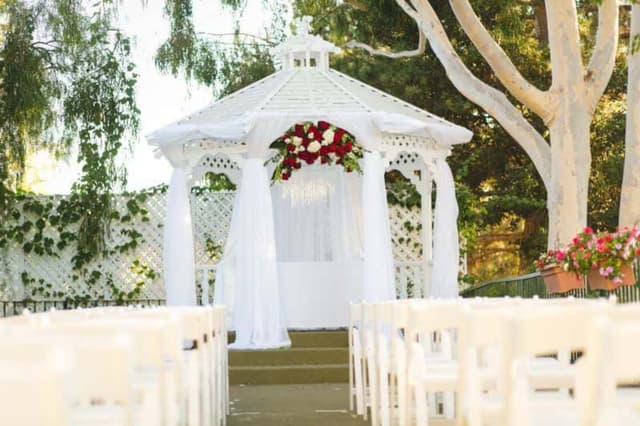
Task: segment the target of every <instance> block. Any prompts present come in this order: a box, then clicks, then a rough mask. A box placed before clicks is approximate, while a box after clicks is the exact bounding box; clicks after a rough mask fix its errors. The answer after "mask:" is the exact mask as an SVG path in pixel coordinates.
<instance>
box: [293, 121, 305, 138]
mask: <svg viewBox="0 0 640 426" xmlns="http://www.w3.org/2000/svg"><path fill="white" fill-rule="evenodd" d="M293 133H294V134H295V135H296V136H298V137H303V136H304V126H303V125H302V124H296V127H295V130H294V132H293Z"/></svg>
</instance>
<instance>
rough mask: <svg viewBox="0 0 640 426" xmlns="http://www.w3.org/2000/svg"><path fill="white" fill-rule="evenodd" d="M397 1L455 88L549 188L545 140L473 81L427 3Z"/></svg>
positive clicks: (499, 98)
mask: <svg viewBox="0 0 640 426" xmlns="http://www.w3.org/2000/svg"><path fill="white" fill-rule="evenodd" d="M396 1H397V3H398V4H399V5H400V7H402V9H403V10H404V11H405V12H406V13H407V14H408V15H409V16H411V17H412V18H413V19H414V20H415V21H416V23H417V24H418V26H419V27H420V29H421V31H422V32H424V34H425V36H426V38H427V40H429V44H430V45H431V49H432V50H433V52H434V53H435V54H436V56H437V57H438V59H439V60H440V62H441V63H442V65H443V66H444V68H445V70H446V72H447V76H448V77H449V79H450V80H451V82H452V83H453V85H454V86H455V87H456V89H458V91H459V92H460V93H462V94H463V95H464V96H465V97H466V98H468V99H469V100H470V101H471V102H474V103H475V104H477V105H479V106H480V107H481V108H483V109H484V110H485V111H487V113H489V114H490V115H491V116H493V117H494V118H495V119H496V120H497V121H498V122H499V123H500V124H501V125H502V127H503V128H504V129H505V130H506V131H507V132H508V133H509V134H510V135H511V136H512V137H513V138H514V139H515V140H516V141H517V142H518V144H519V145H520V146H521V147H522V149H524V151H525V152H526V153H527V155H528V156H529V158H531V160H532V161H533V164H534V165H535V167H536V170H537V171H538V174H539V175H540V178H541V179H542V181H543V182H544V184H545V186H546V187H547V188H549V187H550V186H549V183H550V178H551V171H550V165H551V149H550V147H549V145H548V144H547V141H545V139H544V138H543V137H542V136H541V135H540V134H539V133H538V132H537V131H536V129H535V128H534V127H533V126H532V125H531V123H529V122H528V121H527V120H526V119H525V118H524V117H523V116H522V114H521V113H520V111H518V109H517V108H516V107H515V106H513V104H511V102H510V101H509V99H508V98H507V97H506V96H505V94H504V93H502V92H500V91H499V90H497V89H495V88H493V87H491V86H489V85H488V84H486V83H484V82H482V81H481V80H479V79H478V78H476V77H475V76H474V75H473V73H471V71H470V70H469V69H468V68H467V67H466V66H465V65H464V63H463V62H462V59H460V57H459V56H458V54H457V53H456V52H455V49H454V48H453V46H452V45H451V42H450V41H449V38H448V37H447V34H446V32H445V31H444V28H443V27H442V24H441V23H440V20H439V19H438V16H437V15H436V13H435V11H434V10H433V8H432V7H431V5H430V4H429V1H428V0H414V3H415V8H414V6H412V5H411V4H409V3H408V1H407V0H396Z"/></svg>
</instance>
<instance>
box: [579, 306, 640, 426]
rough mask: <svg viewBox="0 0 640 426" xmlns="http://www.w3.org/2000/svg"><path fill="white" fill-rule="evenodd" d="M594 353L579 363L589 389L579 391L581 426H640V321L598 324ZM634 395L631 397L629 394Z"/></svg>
mask: <svg viewBox="0 0 640 426" xmlns="http://www.w3.org/2000/svg"><path fill="white" fill-rule="evenodd" d="M592 338H593V340H594V343H593V345H594V347H595V350H593V351H592V353H589V354H588V355H587V356H586V357H585V359H584V360H583V361H584V362H583V363H581V364H580V366H579V367H580V369H579V370H580V371H581V372H582V373H586V374H587V377H585V378H584V380H583V382H584V383H585V388H586V389H584V390H583V389H581V388H578V389H577V390H576V392H577V396H576V399H578V400H579V401H581V407H582V413H581V418H580V420H581V423H580V424H581V425H584V426H629V425H640V404H638V398H637V393H638V388H637V387H638V383H640V363H639V362H638V360H639V359H640V322H639V321H638V318H637V317H636V318H635V319H634V320H619V319H615V318H609V319H605V318H604V317H603V318H601V319H600V320H598V321H596V324H595V327H593V330H592ZM629 393H631V394H632V395H631V397H630V395H629Z"/></svg>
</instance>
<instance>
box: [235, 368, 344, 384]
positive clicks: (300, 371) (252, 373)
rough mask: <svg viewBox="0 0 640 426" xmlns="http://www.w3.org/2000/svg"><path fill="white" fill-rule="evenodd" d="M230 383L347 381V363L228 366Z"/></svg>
mask: <svg viewBox="0 0 640 426" xmlns="http://www.w3.org/2000/svg"><path fill="white" fill-rule="evenodd" d="M229 382H230V384H231V385H285V384H308V383H348V382H349V365H348V364H319V365H280V366H269V367H265V366H253V367H250V366H243V367H229Z"/></svg>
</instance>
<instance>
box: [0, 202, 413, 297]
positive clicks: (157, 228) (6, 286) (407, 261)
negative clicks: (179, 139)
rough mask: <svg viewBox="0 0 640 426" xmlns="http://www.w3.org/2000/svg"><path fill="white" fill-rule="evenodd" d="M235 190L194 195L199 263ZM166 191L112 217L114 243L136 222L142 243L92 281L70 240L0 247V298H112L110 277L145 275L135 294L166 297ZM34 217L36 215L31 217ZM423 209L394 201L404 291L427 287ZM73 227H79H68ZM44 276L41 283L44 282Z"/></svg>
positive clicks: (218, 234) (221, 226) (101, 267)
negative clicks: (120, 218)
mask: <svg viewBox="0 0 640 426" xmlns="http://www.w3.org/2000/svg"><path fill="white" fill-rule="evenodd" d="M234 196H235V193H234V192H216V193H206V192H205V193H202V194H198V195H196V194H192V195H191V206H192V219H193V227H194V241H195V255H196V264H198V265H207V264H211V263H212V259H211V257H210V254H209V253H208V252H207V240H210V241H211V242H213V243H215V245H217V246H219V247H224V243H225V240H226V237H227V234H228V232H229V224H230V222H231V215H232V211H233V202H234ZM39 199H40V201H41V202H44V203H47V202H51V203H54V204H55V203H59V202H60V200H61V198H60V197H40V198H39ZM127 200H128V198H119V199H118V200H117V208H118V210H119V211H120V212H125V211H126V205H125V204H126V201H127ZM165 203H166V195H165V194H163V193H158V194H153V195H149V196H148V198H147V200H146V202H145V203H144V208H145V209H146V210H147V211H148V214H147V218H148V221H145V222H142V221H138V222H136V223H135V224H125V225H120V224H119V222H114V224H115V225H116V226H114V227H113V230H112V234H111V238H110V241H109V246H110V247H115V246H117V245H118V244H121V243H122V242H124V241H125V240H126V239H125V237H124V236H123V235H122V231H123V230H124V229H130V228H135V229H136V230H137V231H138V232H139V233H140V234H142V237H141V239H140V244H139V245H138V246H137V247H136V248H134V249H132V250H129V251H126V252H124V253H114V254H112V255H110V256H106V257H105V258H101V259H97V260H95V261H94V262H93V263H91V264H90V265H88V270H90V271H94V270H95V271H99V272H100V274H101V277H100V279H99V280H98V282H97V283H96V284H94V285H92V286H89V285H87V284H86V281H87V277H86V276H85V277H83V276H79V277H78V279H77V280H74V279H73V276H74V274H75V273H74V271H73V270H72V267H71V263H72V262H71V259H72V257H73V256H74V255H75V248H74V247H75V246H74V244H72V245H71V246H70V247H67V248H65V249H63V250H56V252H57V253H58V256H59V257H53V256H47V255H42V256H41V255H37V254H35V253H33V252H32V253H29V254H26V253H25V252H24V250H23V249H22V246H21V245H18V244H12V245H10V247H8V248H7V249H6V250H4V253H0V255H1V257H2V261H0V284H2V285H0V298H1V299H0V300H23V299H32V300H63V299H67V298H74V297H77V298H89V299H105V300H109V299H112V298H113V294H112V292H111V290H110V287H109V285H108V283H107V279H108V278H109V277H111V279H113V282H114V283H115V285H116V287H117V288H118V289H119V290H120V291H125V292H128V291H131V290H132V289H134V288H135V286H136V285H138V282H139V281H140V280H141V279H142V280H143V282H144V286H142V291H141V293H140V294H139V295H138V296H136V299H154V300H155V299H163V298H164V284H163V281H162V274H161V271H162V244H163V243H162V241H163V228H164V216H165V209H166V207H165ZM31 219H32V220H35V219H37V217H34V218H31ZM419 224H420V209H417V208H415V209H405V208H402V207H399V206H391V207H390V226H391V234H392V240H393V250H394V258H395V261H396V284H397V287H398V294H399V295H400V296H403V295H409V296H412V295H413V296H414V297H415V296H420V295H421V291H422V290H421V289H422V288H423V280H424V278H423V277H424V269H423V267H424V265H423V264H422V263H423V262H422V242H421V241H422V240H421V237H420V228H419ZM65 230H66V231H69V232H75V231H76V229H73V228H71V229H65ZM44 235H45V236H50V237H51V238H53V239H54V240H55V241H58V231H57V230H56V229H55V228H54V227H51V226H47V227H46V228H45V230H44ZM134 261H138V262H139V265H142V266H144V267H145V268H148V270H152V271H154V272H155V273H156V274H157V277H156V278H155V279H153V280H150V279H148V278H144V277H143V276H141V275H140V274H139V273H137V272H136V271H135V268H134V267H133V264H134ZM25 271H26V272H27V273H28V274H29V278H30V279H33V280H35V282H36V283H35V284H32V285H30V286H28V288H27V289H26V290H25V288H24V286H23V285H22V279H21V275H22V274H23V272H25ZM40 280H42V284H40ZM41 285H42V286H45V288H46V291H47V292H48V293H49V294H50V295H49V296H46V295H43V294H41V293H38V292H34V291H33V290H29V289H33V288H36V287H39V286H41Z"/></svg>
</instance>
